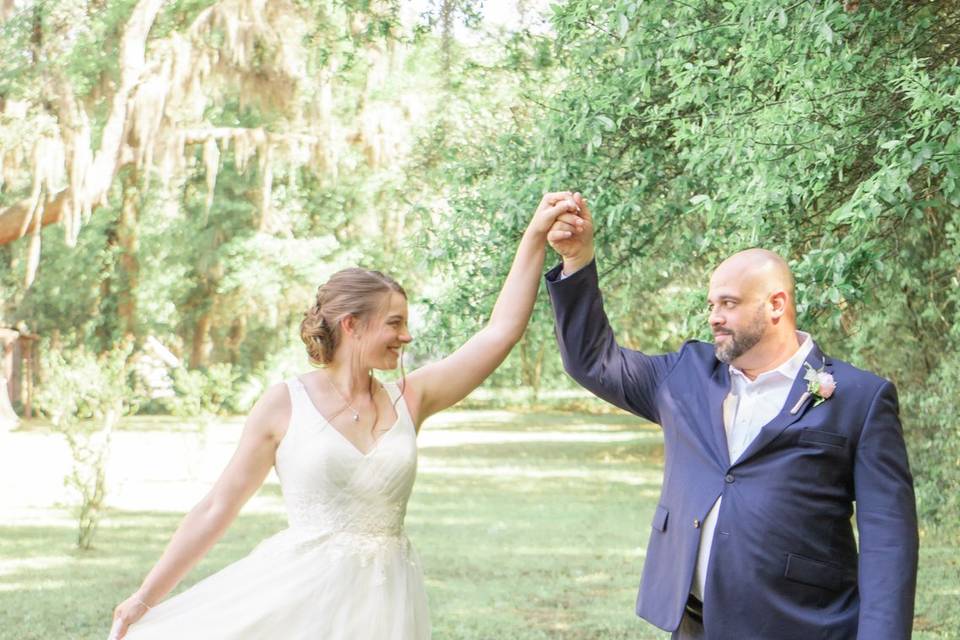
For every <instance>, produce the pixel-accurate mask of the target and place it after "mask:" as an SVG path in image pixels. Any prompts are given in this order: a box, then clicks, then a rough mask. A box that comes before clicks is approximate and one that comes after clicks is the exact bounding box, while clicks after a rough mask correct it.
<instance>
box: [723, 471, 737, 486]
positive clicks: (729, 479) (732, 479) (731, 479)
mask: <svg viewBox="0 0 960 640" xmlns="http://www.w3.org/2000/svg"><path fill="white" fill-rule="evenodd" d="M734 479H735V478H734V477H733V474H732V473H728V474H727V475H726V477H724V480H726V481H727V483H728V484H733V481H734Z"/></svg>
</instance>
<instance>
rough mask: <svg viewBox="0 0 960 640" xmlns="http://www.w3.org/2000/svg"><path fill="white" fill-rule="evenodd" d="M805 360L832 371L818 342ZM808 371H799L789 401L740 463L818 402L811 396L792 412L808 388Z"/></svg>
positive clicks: (747, 449) (740, 459) (744, 454)
mask: <svg viewBox="0 0 960 640" xmlns="http://www.w3.org/2000/svg"><path fill="white" fill-rule="evenodd" d="M804 362H805V363H806V364H808V365H810V366H811V367H813V368H814V369H820V368H821V367H825V368H826V370H827V371H830V361H829V359H828V358H826V356H824V355H823V353H822V352H821V351H820V347H818V346H817V343H816V342H814V343H813V349H811V350H810V353H809V355H807V359H806V360H805V361H804ZM806 373H807V367H805V366H804V367H801V369H800V372H799V373H797V377H796V378H795V379H794V381H793V386H791V387H790V393H789V394H788V395H787V402H786V403H785V404H784V405H783V408H781V409H780V413H779V414H777V416H776V417H775V418H774V419H773V420H771V421H770V422H768V423H767V424H765V425H764V426H763V428H762V429H761V430H760V433H759V434H757V437H756V438H754V440H753V442H751V443H750V445H749V446H748V447H747V448H746V450H745V451H744V452H743V454H742V455H741V456H740V458H739V459H738V460H737V462H738V463H740V462H743V461H745V460H748V459H750V458H751V457H753V456H754V455H756V454H757V453H759V452H760V451H761V450H763V448H764V447H766V446H767V445H768V444H770V443H771V442H773V441H774V440H775V439H776V437H777V436H779V435H780V434H781V433H783V430H784V429H786V428H787V427H789V426H790V425H792V424H793V423H795V422H796V421H797V420H799V419H800V418H802V417H803V414H804V413H806V412H807V411H808V410H809V409H810V407H812V406H813V403H814V402H816V398H814V397H812V396H811V397H808V398H807V399H806V400H805V401H804V402H803V403H802V404H801V405H800V408H799V410H798V411H797V412H796V413H791V412H790V411H791V409H793V408H794V406H796V404H797V403H798V402H799V401H800V399H801V398H802V397H803V394H804V392H806V390H807V381H806V379H804V375H805V374H806Z"/></svg>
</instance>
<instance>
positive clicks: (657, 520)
mask: <svg viewBox="0 0 960 640" xmlns="http://www.w3.org/2000/svg"><path fill="white" fill-rule="evenodd" d="M669 515H670V512H669V511H667V509H666V508H665V507H664V506H663V505H660V504H658V505H657V511H656V513H654V514H653V528H654V529H656V530H657V531H666V530H667V518H668V517H669Z"/></svg>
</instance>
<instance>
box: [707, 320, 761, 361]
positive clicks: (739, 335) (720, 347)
mask: <svg viewBox="0 0 960 640" xmlns="http://www.w3.org/2000/svg"><path fill="white" fill-rule="evenodd" d="M764 329H766V319H765V318H764V317H763V308H762V307H761V308H759V309H757V313H756V315H755V316H754V317H753V321H752V322H751V323H750V324H749V325H747V326H746V327H744V328H743V329H740V330H739V331H730V330H728V329H718V330H717V331H715V332H714V333H715V334H716V335H720V334H725V335H728V336H730V339H729V340H726V341H724V342H723V343H722V344H717V343H716V342H715V343H714V345H713V350H714V353H715V354H716V356H717V360H719V361H720V362H723V363H724V364H730V363H731V362H733V361H734V360H736V359H737V358H739V357H740V356H742V355H743V354H745V353H746V352H747V351H749V350H750V349H752V348H753V347H754V346H755V345H756V344H757V343H758V342H760V338H762V337H763V331H764Z"/></svg>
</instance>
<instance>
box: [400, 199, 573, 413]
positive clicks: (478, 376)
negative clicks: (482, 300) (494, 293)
mask: <svg viewBox="0 0 960 640" xmlns="http://www.w3.org/2000/svg"><path fill="white" fill-rule="evenodd" d="M578 212H579V208H578V207H577V204H576V202H575V201H574V197H573V193H571V192H569V191H563V192H558V193H548V194H546V195H545V196H543V199H542V200H541V201H540V205H539V206H538V207H537V210H536V212H535V213H534V214H533V218H532V220H531V221H530V224H529V226H528V227H527V230H526V231H525V232H524V234H523V239H522V240H520V246H519V247H518V248H517V254H516V256H515V257H514V259H513V265H512V266H511V267H510V273H509V274H508V275H507V278H506V280H505V281H504V283H503V288H502V289H501V290H500V295H499V296H498V297H497V302H496V304H494V306H493V312H492V313H491V314H490V320H489V321H488V322H487V324H486V326H484V328H483V329H481V330H480V331H479V332H477V333H476V334H475V335H474V336H472V337H471V338H470V339H469V340H467V341H466V342H465V343H464V344H463V345H462V346H461V347H460V348H459V349H457V350H456V351H455V352H453V353H452V354H450V355H449V356H447V357H446V358H444V359H442V360H440V361H438V362H434V363H431V364H429V365H426V366H424V367H422V368H420V369H417V370H416V371H414V372H413V373H411V374H410V375H409V376H407V386H406V388H405V390H404V395H405V396H406V398H407V403H408V406H409V407H410V411H411V414H412V415H413V419H414V421H415V423H416V424H417V426H418V427H419V425H420V424H421V423H422V422H423V421H424V420H425V419H426V418H427V417H428V416H430V415H432V414H434V413H436V412H438V411H442V410H443V409H446V408H447V407H449V406H452V405H454V404H456V403H457V402H459V401H460V400H462V399H463V398H465V397H466V396H467V394H469V393H470V392H471V391H473V390H474V389H476V388H477V387H478V386H479V385H480V383H482V382H483V381H484V380H485V379H486V378H487V376H489V375H490V374H491V373H493V371H494V370H495V369H496V368H497V367H498V366H500V363H502V362H503V360H504V359H505V358H506V357H507V354H509V353H510V350H511V349H512V348H513V347H514V345H515V344H516V343H517V342H518V341H519V340H520V338H521V336H522V335H523V331H524V329H526V326H527V322H529V320H530V315H531V314H532V313H533V305H534V302H535V301H536V297H537V290H538V289H539V287H540V279H541V275H542V270H543V260H544V256H545V254H546V241H547V234H548V233H550V234H561V235H560V236H557V238H558V239H559V238H560V237H570V236H572V235H573V234H575V233H579V232H580V231H581V230H582V227H583V220H582V219H581V218H580V217H579V216H578V215H577V213H578ZM555 221H559V222H560V223H559V224H558V225H557V226H556V227H554V229H553V230H551V226H552V225H553V223H554V222H555ZM563 234H565V236H564V235H563Z"/></svg>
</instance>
